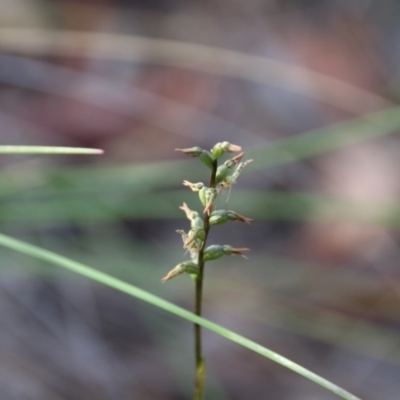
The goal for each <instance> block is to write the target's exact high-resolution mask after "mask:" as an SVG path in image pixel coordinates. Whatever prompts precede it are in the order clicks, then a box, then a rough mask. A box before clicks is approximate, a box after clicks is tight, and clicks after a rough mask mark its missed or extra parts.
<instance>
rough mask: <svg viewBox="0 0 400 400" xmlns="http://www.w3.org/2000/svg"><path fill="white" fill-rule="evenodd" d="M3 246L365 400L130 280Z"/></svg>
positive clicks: (33, 249) (15, 244) (19, 246)
mask: <svg viewBox="0 0 400 400" xmlns="http://www.w3.org/2000/svg"><path fill="white" fill-rule="evenodd" d="M0 245H1V246H4V247H7V248H9V249H12V250H15V251H17V252H20V253H23V254H26V255H28V256H31V257H34V258H37V259H39V260H42V261H45V262H47V263H50V264H54V265H57V266H59V267H62V268H65V269H67V270H69V271H72V272H74V273H76V274H78V275H81V276H85V277H86V278H89V279H91V280H92V281H95V282H99V283H101V284H103V285H105V286H108V287H111V288H113V289H115V290H118V291H120V292H122V293H126V294H128V295H130V296H132V297H136V298H138V299H140V300H142V301H145V302H147V303H149V304H152V305H153V306H156V307H159V308H161V309H163V310H166V311H167V312H169V313H171V314H175V315H177V316H179V317H181V318H184V319H186V320H188V321H191V322H194V323H195V324H198V325H201V326H202V327H204V328H206V329H209V330H210V331H212V332H214V333H216V334H218V335H220V336H222V337H224V338H226V339H228V340H231V341H232V342H235V343H237V344H239V345H241V346H243V347H246V348H248V349H250V350H251V351H254V352H255V353H258V354H260V355H262V356H263V357H266V358H269V359H270V360H272V361H274V362H276V363H278V364H281V365H283V366H284V367H286V368H288V369H291V370H292V371H294V372H296V373H298V374H300V375H302V376H304V377H305V378H307V379H309V380H311V381H313V382H315V383H317V384H318V385H320V386H322V387H324V388H326V389H327V390H330V391H331V392H333V393H335V394H336V395H338V396H340V397H342V398H343V399H345V400H361V399H360V398H359V397H356V396H354V395H353V394H351V393H349V392H348V391H347V390H345V389H343V388H341V387H340V386H337V385H335V384H334V383H332V382H330V381H328V380H326V379H324V378H322V377H321V376H319V375H317V374H315V373H314V372H311V371H309V370H308V369H306V368H304V367H302V366H301V365H299V364H296V363H295V362H293V361H291V360H289V359H287V358H286V357H283V356H281V355H280V354H277V353H275V352H274V351H272V350H270V349H268V348H266V347H264V346H261V345H260V344H258V343H256V342H253V341H252V340H250V339H247V338H245V337H244V336H241V335H239V334H237V333H235V332H232V331H231V330H229V329H226V328H224V327H223V326H221V325H218V324H216V323H214V322H211V321H209V320H207V319H204V318H202V317H199V316H197V315H195V314H193V313H191V312H190V311H187V310H185V309H184V308H182V307H178V306H177V305H175V304H173V303H171V302H169V301H167V300H164V299H162V298H160V297H158V296H155V295H153V294H151V293H149V292H147V291H145V290H143V289H140V288H138V287H136V286H134V285H131V284H129V283H127V282H124V281H121V280H120V279H117V278H114V277H113V276H110V275H108V274H106V273H104V272H100V271H96V270H95V269H93V268H91V267H89V266H87V265H84V264H82V263H79V262H77V261H74V260H71V259H69V258H67V257H64V256H61V255H59V254H57V253H53V252H51V251H49V250H45V249H42V248H40V247H37V246H34V245H31V244H28V243H25V242H23V241H21V240H18V239H14V238H11V237H9V236H6V235H3V234H0Z"/></svg>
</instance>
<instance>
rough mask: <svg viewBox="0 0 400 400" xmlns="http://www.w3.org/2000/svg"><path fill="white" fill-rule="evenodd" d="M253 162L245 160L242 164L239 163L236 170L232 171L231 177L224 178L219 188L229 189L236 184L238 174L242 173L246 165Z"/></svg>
mask: <svg viewBox="0 0 400 400" xmlns="http://www.w3.org/2000/svg"><path fill="white" fill-rule="evenodd" d="M251 162H253V160H246V161H243V162H240V163H239V164H238V165H237V166H236V168H235V169H234V171H233V173H232V174H231V175H228V176H227V177H225V178H224V179H223V180H222V182H221V187H223V188H229V187H231V186H232V185H233V184H234V183H236V179H237V178H238V177H239V175H240V173H241V172H242V171H243V169H244V167H245V166H246V165H248V164H250V163H251Z"/></svg>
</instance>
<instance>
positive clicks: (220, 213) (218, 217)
mask: <svg viewBox="0 0 400 400" xmlns="http://www.w3.org/2000/svg"><path fill="white" fill-rule="evenodd" d="M227 212H228V211H227V210H215V211H213V212H212V213H211V215H210V225H221V224H224V223H225V222H227V221H229V218H228V215H227Z"/></svg>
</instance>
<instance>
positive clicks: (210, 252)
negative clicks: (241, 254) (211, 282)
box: [203, 244, 224, 261]
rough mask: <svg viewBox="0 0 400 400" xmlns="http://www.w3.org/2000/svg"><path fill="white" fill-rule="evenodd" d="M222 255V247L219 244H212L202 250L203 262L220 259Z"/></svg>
mask: <svg viewBox="0 0 400 400" xmlns="http://www.w3.org/2000/svg"><path fill="white" fill-rule="evenodd" d="M223 255H224V250H223V246H221V245H220V244H213V245H211V246H208V247H207V248H206V249H205V250H204V255H203V260H204V261H211V260H216V259H217V258H221V257H222V256H223Z"/></svg>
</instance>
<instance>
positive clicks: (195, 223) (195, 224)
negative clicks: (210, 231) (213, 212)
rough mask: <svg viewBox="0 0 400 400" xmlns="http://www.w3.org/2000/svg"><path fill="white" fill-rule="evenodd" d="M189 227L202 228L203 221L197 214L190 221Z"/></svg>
mask: <svg viewBox="0 0 400 400" xmlns="http://www.w3.org/2000/svg"><path fill="white" fill-rule="evenodd" d="M190 227H191V228H192V229H195V230H199V229H203V228H204V221H203V220H202V219H201V218H200V217H199V216H197V217H196V218H193V219H192V220H191V221H190Z"/></svg>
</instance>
